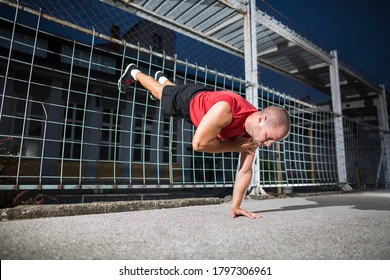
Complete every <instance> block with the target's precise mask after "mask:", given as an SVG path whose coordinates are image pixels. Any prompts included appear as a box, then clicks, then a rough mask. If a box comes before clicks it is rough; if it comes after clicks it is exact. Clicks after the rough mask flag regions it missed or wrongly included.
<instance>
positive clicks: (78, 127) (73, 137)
mask: <svg viewBox="0 0 390 280" xmlns="http://www.w3.org/2000/svg"><path fill="white" fill-rule="evenodd" d="M83 111H84V107H83V105H81V104H70V106H69V108H68V117H67V119H66V123H65V125H66V130H65V153H64V157H65V158H71V159H79V158H80V155H81V136H82V129H83V128H82V125H83V115H84V113H83Z"/></svg>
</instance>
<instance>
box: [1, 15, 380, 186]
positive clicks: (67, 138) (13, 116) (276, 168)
mask: <svg viewBox="0 0 390 280" xmlns="http://www.w3.org/2000/svg"><path fill="white" fill-rule="evenodd" d="M26 10H27V11H28V12H31V13H33V14H35V15H37V24H36V28H35V29H34V28H31V27H28V26H21V25H20V24H18V22H17V18H18V8H16V9H15V19H14V21H13V22H7V20H5V19H2V21H3V22H4V23H7V24H6V25H7V26H9V27H10V28H6V27H2V28H1V29H0V31H1V33H0V40H1V42H2V43H1V45H0V46H1V50H2V52H1V55H0V59H1V60H0V63H1V65H0V67H1V75H0V79H1V80H0V84H1V85H2V88H3V90H2V95H1V104H0V106H1V110H0V125H1V126H0V145H1V146H0V167H1V169H0V171H1V173H0V180H1V181H0V189H4V190H9V189H19V190H22V189H100V188H108V189H111V188H113V189H128V188H156V187H157V188H183V187H184V188H199V187H211V188H215V187H231V186H232V185H233V183H234V178H235V172H236V169H237V159H238V154H237V153H224V154H205V153H196V152H194V151H193V150H192V149H191V137H192V135H193V133H194V127H192V126H190V125H189V124H187V123H185V122H183V121H181V120H175V119H172V118H171V119H165V118H164V116H163V115H162V114H161V110H160V107H159V106H160V105H159V103H157V102H154V101H151V100H150V99H149V98H148V93H147V92H146V91H145V89H143V88H142V87H139V86H138V85H136V86H135V87H134V89H133V90H132V91H131V92H128V93H127V94H126V95H125V96H123V95H121V94H120V93H118V91H117V89H116V80H117V78H118V76H119V74H120V73H121V71H122V69H124V66H125V64H126V63H127V62H128V61H136V62H137V64H138V65H139V67H140V68H142V70H143V71H144V72H146V73H149V74H152V73H154V71H156V70H163V71H165V72H166V73H167V74H168V75H169V76H170V77H171V78H172V79H173V80H174V81H175V82H176V83H177V84H183V83H190V82H195V83H202V84H205V85H208V86H210V87H213V88H215V89H228V90H232V91H235V92H237V93H238V94H241V95H248V91H247V88H248V86H250V87H252V88H254V89H255V95H256V98H257V102H258V105H259V108H264V107H266V106H268V105H280V106H283V107H284V108H286V109H287V110H288V111H289V112H290V114H291V117H292V130H291V134H290V137H289V138H287V139H286V140H284V141H282V142H281V143H277V144H274V145H273V147H271V148H268V149H267V148H260V150H259V156H258V157H257V160H256V168H255V173H254V181H253V182H252V187H259V188H264V187H286V188H290V187H306V186H319V187H321V186H332V185H334V186H338V185H342V184H345V183H348V184H350V185H353V186H358V187H367V186H378V184H384V183H388V182H386V179H385V174H384V168H383V166H384V162H385V161H384V150H383V148H381V147H383V146H381V143H382V142H383V141H384V139H386V137H387V138H388V133H385V132H384V131H381V130H379V128H377V127H372V126H369V125H367V124H364V123H356V122H354V121H353V120H349V119H347V118H345V117H342V116H340V115H338V114H335V113H333V112H331V111H328V110H326V109H324V108H321V107H318V106H315V105H312V104H309V103H306V102H303V101H301V100H298V99H295V98H293V97H291V96H289V95H287V94H285V93H280V92H278V91H275V90H272V89H270V88H267V87H266V86H264V85H261V84H257V83H256V84H253V83H248V82H247V81H245V80H243V79H241V78H237V77H233V76H230V75H226V74H224V73H218V72H216V71H215V70H211V69H207V67H201V66H198V65H194V64H191V63H188V62H186V61H180V60H178V59H177V58H176V57H175V56H174V57H171V56H167V55H165V54H164V53H156V52H154V51H153V50H151V49H145V48H143V47H140V46H139V45H132V44H129V43H126V42H123V41H119V40H115V39H112V38H110V37H107V36H103V35H102V34H98V33H95V32H94V30H84V29H82V30H81V31H82V32H86V33H88V34H90V35H91V36H90V38H91V42H90V44H84V43H80V42H76V41H71V40H67V39H62V38H61V39H59V40H57V43H58V42H59V43H58V44H60V45H61V51H58V52H52V51H51V50H50V49H48V48H47V44H48V42H49V41H50V40H53V37H54V36H53V35H52V34H50V33H47V32H45V31H42V30H41V29H40V19H41V17H42V16H43V17H45V15H44V14H42V13H39V12H37V11H32V10H31V11H30V10H28V9H26ZM51 20H54V21H55V19H51ZM61 24H63V25H68V26H69V23H66V22H61ZM72 28H74V27H73V26H72ZM97 37H99V38H102V37H103V38H104V39H107V40H108V42H111V43H112V42H113V43H115V44H117V45H118V46H121V47H120V51H112V50H107V49H105V48H104V47H102V46H99V45H96V44H95V38H97ZM7 46H8V48H7ZM53 57H57V59H58V61H59V62H61V63H60V64H59V65H57V66H56V65H54V64H50V62H49V63H48V61H47V60H48V58H53ZM340 118H341V119H342V123H343V127H344V128H343V132H344V134H343V140H344V143H345V147H346V151H345V155H346V156H345V158H344V160H343V161H342V162H344V166H343V167H342V168H344V169H345V170H346V176H347V179H346V180H347V182H345V181H344V179H342V180H340V173H339V172H340V162H339V161H338V155H337V154H338V151H337V145H336V132H335V131H336V129H335V122H334V120H335V119H340ZM103 154H104V155H105V156H104V158H103V156H102V155H103Z"/></svg>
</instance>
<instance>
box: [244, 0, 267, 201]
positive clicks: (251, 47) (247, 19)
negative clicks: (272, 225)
mask: <svg viewBox="0 0 390 280" xmlns="http://www.w3.org/2000/svg"><path fill="white" fill-rule="evenodd" d="M244 50H245V80H246V83H247V85H246V91H245V94H246V99H247V100H248V101H249V102H250V103H251V104H252V105H253V106H255V107H256V108H258V107H259V104H258V89H257V87H256V85H257V84H258V81H257V77H258V76H257V74H258V72H257V34H256V1H255V0H250V1H248V4H247V13H246V14H245V16H244ZM253 170H254V172H253V177H252V183H251V186H254V187H255V189H253V191H255V193H258V191H260V192H261V193H262V194H266V193H265V191H264V190H263V189H262V188H261V187H260V176H259V175H260V173H259V172H258V171H259V158H258V156H257V157H256V159H255V162H254V166H253ZM256 188H257V189H256Z"/></svg>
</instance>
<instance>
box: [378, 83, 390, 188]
mask: <svg viewBox="0 0 390 280" xmlns="http://www.w3.org/2000/svg"><path fill="white" fill-rule="evenodd" d="M380 87H381V88H382V92H381V93H380V94H379V98H378V101H379V102H378V119H379V128H380V129H381V130H382V131H384V132H381V134H382V135H383V137H382V151H384V162H383V167H384V173H385V180H386V188H390V131H389V114H388V111H387V99H386V89H385V85H380Z"/></svg>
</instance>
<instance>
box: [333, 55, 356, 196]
mask: <svg viewBox="0 0 390 280" xmlns="http://www.w3.org/2000/svg"><path fill="white" fill-rule="evenodd" d="M330 54H331V56H332V63H331V65H330V66H329V75H330V85H331V90H332V106H333V112H334V113H335V117H334V129H335V139H336V160H337V172H338V176H339V184H340V186H341V188H342V189H343V190H345V191H351V190H352V188H351V186H350V185H349V184H348V179H347V162H346V158H345V143H344V127H343V116H342V115H343V110H342V101H341V91H340V77H339V69H338V58H337V51H336V50H333V51H331V53H330Z"/></svg>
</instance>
